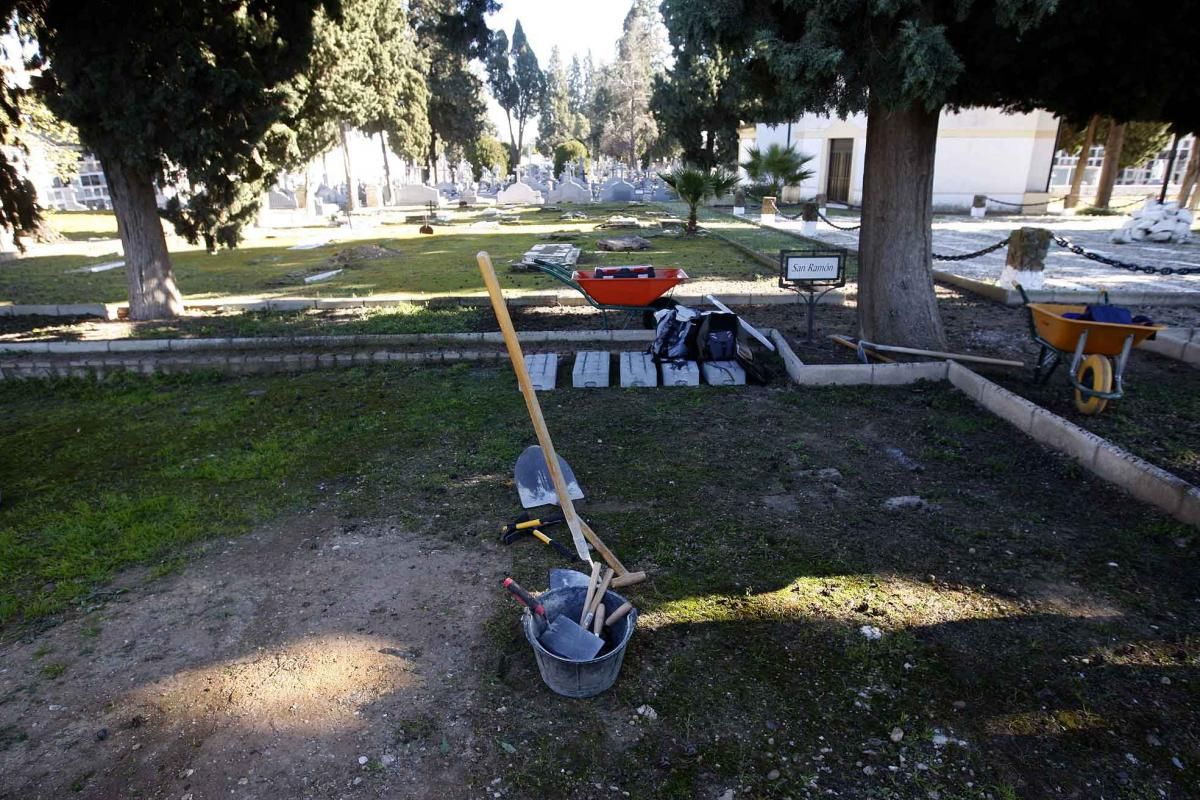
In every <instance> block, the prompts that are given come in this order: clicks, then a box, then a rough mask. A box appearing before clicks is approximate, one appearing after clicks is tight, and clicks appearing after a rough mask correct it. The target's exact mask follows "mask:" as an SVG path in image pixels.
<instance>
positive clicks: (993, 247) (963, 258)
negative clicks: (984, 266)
mask: <svg viewBox="0 0 1200 800" xmlns="http://www.w3.org/2000/svg"><path fill="white" fill-rule="evenodd" d="M1001 247H1008V237H1007V236H1005V237H1004V238H1003V239H1001V240H1000V241H998V242H996V243H995V244H989V245H988V246H987V247H985V248H983V249H982V250H976V251H975V252H974V253H963V254H962V255H959V256H948V255H943V254H942V253H934V254H933V260H934V261H966V260H967V259H971V258H979V257H980V256H986V255H987V254H988V253H994V252H996V251H997V250H999V249H1000V248H1001Z"/></svg>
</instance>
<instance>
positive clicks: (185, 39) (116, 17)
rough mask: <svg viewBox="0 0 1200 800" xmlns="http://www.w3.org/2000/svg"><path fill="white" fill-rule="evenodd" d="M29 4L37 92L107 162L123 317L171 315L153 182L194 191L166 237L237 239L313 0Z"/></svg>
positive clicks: (173, 297)
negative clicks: (39, 67)
mask: <svg viewBox="0 0 1200 800" xmlns="http://www.w3.org/2000/svg"><path fill="white" fill-rule="evenodd" d="M27 5H28V6H29V7H28V8H25V6H26V4H20V7H21V8H22V10H23V11H25V12H26V16H25V21H26V22H27V23H28V24H29V25H31V26H32V28H33V29H34V30H35V31H36V34H37V39H38V49H39V53H40V55H41V57H42V58H43V59H44V60H45V63H46V64H47V67H48V68H47V69H46V71H44V72H43V73H42V75H41V76H40V78H39V79H38V80H37V81H36V82H35V85H36V86H37V88H38V90H39V91H40V92H41V93H42V94H43V96H44V97H45V98H46V103H47V105H49V106H50V107H51V109H52V110H54V112H55V113H56V114H58V115H59V116H61V117H62V118H64V119H65V120H67V121H68V122H70V123H71V124H73V125H74V126H75V127H76V128H77V129H78V130H79V136H80V138H81V139H82V141H83V142H84V144H85V145H86V146H87V147H88V148H89V149H90V150H91V151H92V152H94V153H95V154H96V155H97V156H98V157H99V158H100V160H101V163H103V165H104V171H105V174H106V177H107V179H108V187H109V192H110V194H111V196H112V200H113V207H114V209H115V211H116V216H117V227H118V230H119V231H120V235H121V241H122V244H123V245H124V249H125V263H126V268H125V269H126V277H127V284H128V287H129V303H130V306H129V307H130V316H131V317H132V318H134V319H154V318H157V317H163V316H170V315H174V314H176V313H178V312H179V311H180V310H181V308H182V302H181V299H180V295H179V290H178V288H177V287H176V285H175V278H174V274H173V271H172V269H171V259H170V256H169V254H168V252H167V244H166V238H165V236H164V235H163V229H162V224H161V222H160V219H159V211H158V206H157V203H156V201H155V185H156V184H157V185H160V186H164V187H166V186H177V185H180V184H181V182H182V181H183V180H184V178H185V176H186V180H187V182H188V184H190V185H191V186H192V187H193V192H192V193H191V194H190V195H189V197H188V202H187V203H186V204H180V205H176V206H175V208H174V209H173V213H172V214H171V219H172V222H174V223H175V226H176V229H177V230H179V231H180V232H182V233H184V234H185V235H186V236H188V237H190V238H192V239H193V240H194V239H196V238H197V237H203V238H204V239H205V241H206V242H209V243H212V244H215V243H218V242H219V243H222V244H232V243H235V242H236V241H237V232H238V230H239V229H240V228H241V226H242V225H244V224H245V223H246V222H247V221H248V220H249V219H251V218H252V217H253V215H254V214H255V213H256V211H257V203H258V197H259V196H260V193H261V191H262V190H263V189H264V188H265V187H266V185H267V184H268V183H269V182H270V181H271V180H272V179H273V177H274V176H273V173H274V166H273V162H272V156H273V155H274V153H273V152H272V148H273V147H274V146H275V145H276V144H278V140H277V139H272V138H271V137H268V133H269V132H270V131H271V130H272V128H273V126H275V125H276V124H277V123H278V122H279V121H280V120H281V118H282V117H283V116H284V115H285V114H286V113H287V111H288V109H287V108H286V106H285V104H284V103H283V102H281V97H280V94H279V93H280V91H281V87H283V86H284V85H285V84H286V83H287V82H288V81H290V80H291V79H292V78H293V76H294V75H295V74H296V73H297V72H298V71H300V70H301V69H303V68H304V66H305V63H306V61H307V59H308V55H309V52H310V50H311V46H312V26H313V12H314V9H315V7H316V6H317V0H288V1H287V2H283V0H255V2H253V3H250V2H249V0H243V1H242V2H224V1H222V2H218V0H160V2H155V3H143V2H134V0H93V2H91V3H89V4H88V5H87V8H86V12H85V13H81V10H80V6H79V5H78V4H77V3H73V2H68V0H44V1H43V2H40V3H33V2H30V3H28V4H27ZM6 18H9V19H11V15H8V16H7V17H6ZM0 195H5V196H6V197H7V195H6V193H5V192H4V191H3V188H2V187H0Z"/></svg>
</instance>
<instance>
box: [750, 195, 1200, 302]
mask: <svg viewBox="0 0 1200 800" xmlns="http://www.w3.org/2000/svg"><path fill="white" fill-rule="evenodd" d="M752 218H753V219H757V217H752ZM832 219H833V221H834V222H835V223H837V224H838V225H855V224H857V223H858V218H857V217H856V216H845V217H842V216H836V217H832ZM1125 219H1126V218H1125V217H1068V216H1035V217H991V218H985V219H982V220H976V219H970V218H969V217H961V216H938V217H935V218H934V223H933V250H934V252H935V253H941V254H945V255H958V254H960V253H970V252H972V251H974V250H979V249H982V248H983V247H986V246H987V245H990V244H993V243H994V242H996V241H998V240H1000V239H1003V238H1005V237H1006V236H1007V235H1008V233H1009V232H1010V231H1011V230H1012V229H1013V228H1017V227H1021V226H1033V227H1043V228H1050V229H1051V230H1052V231H1054V232H1055V233H1057V234H1059V235H1060V236H1065V237H1066V238H1067V239H1070V240H1071V241H1073V242H1075V243H1076V244H1078V245H1080V246H1082V247H1083V248H1085V249H1087V250H1091V251H1093V252H1096V253H1101V254H1103V255H1106V256H1109V257H1112V258H1118V259H1120V260H1122V261H1127V262H1133V263H1136V264H1140V265H1143V266H1154V267H1173V268H1180V267H1193V268H1200V234H1196V233H1194V234H1193V238H1192V241H1191V242H1189V243H1188V244H1161V243H1145V244H1111V243H1110V242H1109V241H1108V236H1109V233H1110V232H1111V231H1112V230H1114V229H1115V228H1118V227H1120V225H1121V223H1122V222H1123V221H1124V220H1125ZM773 227H777V228H779V229H781V230H788V231H796V232H799V231H800V229H801V223H800V222H799V221H798V220H797V221H795V222H793V221H790V220H778V221H777V222H776V224H775V225H774V226H773ZM816 238H818V239H820V240H821V241H823V242H829V243H830V244H835V245H837V246H839V247H847V248H850V249H857V248H858V232H857V231H853V232H845V231H839V230H835V229H834V228H832V227H830V226H829V225H827V224H826V223H824V222H820V223H818V227H817V237H816ZM1004 258H1005V251H1004V250H1003V249H1001V250H998V251H996V252H994V253H989V254H988V255H986V256H981V257H979V258H974V259H970V260H968V261H937V262H934V266H935V268H937V269H939V270H943V271H945V272H950V273H953V274H955V275H961V276H962V277H964V278H971V279H973V280H981V281H989V282H993V283H994V282H995V281H996V280H997V279H999V277H1000V270H1001V268H1003V267H1004ZM1046 288H1048V289H1066V290H1074V291H1089V292H1094V291H1096V290H1098V289H1108V290H1111V291H1116V290H1120V291H1125V292H1179V293H1184V294H1189V295H1191V294H1194V295H1195V296H1196V302H1197V303H1200V274H1196V275H1187V276H1184V275H1170V276H1162V275H1145V274H1143V273H1134V272H1128V271H1126V270H1122V269H1117V268H1114V267H1109V266H1105V265H1103V264H1099V263H1096V262H1093V261H1089V260H1087V259H1085V258H1083V257H1082V256H1077V255H1075V254H1074V253H1071V252H1069V251H1067V250H1066V249H1064V248H1061V247H1059V246H1057V245H1054V244H1051V245H1050V254H1049V256H1048V257H1047V259H1046Z"/></svg>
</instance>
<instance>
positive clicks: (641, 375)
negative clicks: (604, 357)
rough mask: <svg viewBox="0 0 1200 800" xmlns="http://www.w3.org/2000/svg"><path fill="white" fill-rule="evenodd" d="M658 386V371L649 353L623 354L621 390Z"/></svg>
mask: <svg viewBox="0 0 1200 800" xmlns="http://www.w3.org/2000/svg"><path fill="white" fill-rule="evenodd" d="M634 386H658V370H657V369H655V368H654V359H653V358H651V357H650V354H649V353H629V352H626V353H621V388H622V389H628V388H630V387H634Z"/></svg>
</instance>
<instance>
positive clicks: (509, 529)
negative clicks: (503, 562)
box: [500, 459, 566, 538]
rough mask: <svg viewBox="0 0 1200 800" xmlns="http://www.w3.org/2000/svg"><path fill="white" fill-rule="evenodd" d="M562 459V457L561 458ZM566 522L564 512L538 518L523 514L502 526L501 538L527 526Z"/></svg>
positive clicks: (546, 526)
mask: <svg viewBox="0 0 1200 800" xmlns="http://www.w3.org/2000/svg"><path fill="white" fill-rule="evenodd" d="M559 460H560V461H561V459H559ZM563 522H566V519H565V518H564V517H563V515H562V514H552V515H551V516H548V517H538V518H537V519H529V515H528V514H522V515H521V516H519V517H517V520H516V522H511V523H509V524H508V525H501V526H500V538H504V537H505V536H508V535H510V534H512V533H514V532H516V531H523V530H526V529H527V528H549V527H550V526H551V525H558V524H560V523H563Z"/></svg>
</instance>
